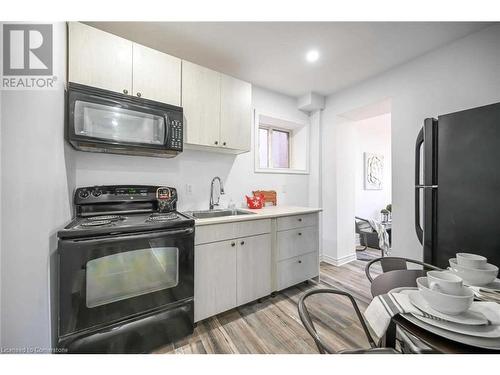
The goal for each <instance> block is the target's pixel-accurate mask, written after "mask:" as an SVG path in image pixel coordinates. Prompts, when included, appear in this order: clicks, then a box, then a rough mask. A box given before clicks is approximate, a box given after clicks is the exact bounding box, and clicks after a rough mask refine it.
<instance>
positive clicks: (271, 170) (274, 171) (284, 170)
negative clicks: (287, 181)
mask: <svg viewBox="0 0 500 375" xmlns="http://www.w3.org/2000/svg"><path fill="white" fill-rule="evenodd" d="M255 173H269V174H309V171H306V170H304V169H289V168H282V169H280V168H268V169H258V168H256V169H255Z"/></svg>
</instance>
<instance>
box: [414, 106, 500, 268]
mask: <svg viewBox="0 0 500 375" xmlns="http://www.w3.org/2000/svg"><path fill="white" fill-rule="evenodd" d="M415 230H416V232H417V236H418V238H419V240H420V242H421V243H422V245H423V249H424V261H425V262H427V263H431V264H434V265H436V266H438V267H446V266H448V259H449V258H453V257H455V254H456V253H458V252H470V253H475V254H481V255H483V256H485V257H487V258H488V262H489V263H493V264H495V265H497V266H500V103H496V104H491V105H487V106H484V107H478V108H473V109H469V110H465V111H460V112H455V113H450V114H447V115H442V116H439V117H438V118H437V119H434V118H428V119H426V120H425V122H424V126H423V128H422V129H421V130H420V133H419V134H418V137H417V141H416V148H415Z"/></svg>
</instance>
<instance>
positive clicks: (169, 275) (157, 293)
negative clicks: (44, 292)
mask: <svg viewBox="0 0 500 375" xmlns="http://www.w3.org/2000/svg"><path fill="white" fill-rule="evenodd" d="M59 270H60V271H59V275H60V276H59V298H60V301H59V336H60V337H62V336H64V335H68V334H71V333H75V332H81V331H85V330H89V329H94V328H100V327H103V326H105V325H108V324H111V323H114V322H118V321H120V320H123V319H126V318H131V317H134V316H138V315H140V314H144V313H148V312H153V311H154V310H161V309H165V307H166V306H168V305H169V304H175V303H178V302H182V301H188V300H190V299H192V297H193V294H194V293H193V288H194V283H193V275H194V228H192V227H190V228H183V229H172V230H165V231H158V232H148V233H140V234H130V235H117V236H106V237H101V238H90V239H75V240H61V241H60V246H59Z"/></svg>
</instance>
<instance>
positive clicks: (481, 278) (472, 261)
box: [449, 253, 498, 286]
mask: <svg viewBox="0 0 500 375" xmlns="http://www.w3.org/2000/svg"><path fill="white" fill-rule="evenodd" d="M449 262H450V270H451V272H453V273H454V274H455V275H457V276H459V277H460V278H462V280H463V281H464V283H465V284H466V285H469V286H484V285H487V284H489V283H491V282H493V281H494V280H495V279H496V277H497V274H498V267H497V266H495V265H493V264H490V263H488V259H487V258H485V257H483V256H481V255H476V254H469V253H458V254H457V255H456V258H451V259H450V260H449Z"/></svg>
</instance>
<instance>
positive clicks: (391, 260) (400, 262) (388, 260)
mask: <svg viewBox="0 0 500 375" xmlns="http://www.w3.org/2000/svg"><path fill="white" fill-rule="evenodd" d="M377 262H380V266H381V267H382V272H384V273H385V272H389V271H395V270H406V269H408V266H407V265H408V263H412V264H417V265H419V266H422V267H423V268H424V269H431V270H436V271H442V269H441V268H439V267H436V266H433V265H432V264H428V263H424V262H421V261H419V260H415V259H408V258H399V257H382V258H375V259H373V260H371V261H369V262H368V263H367V264H366V267H365V274H366V277H367V278H368V280H369V281H370V283H371V282H372V281H373V278H372V277H371V275H370V268H371V267H372V265H373V264H375V263H377Z"/></svg>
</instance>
